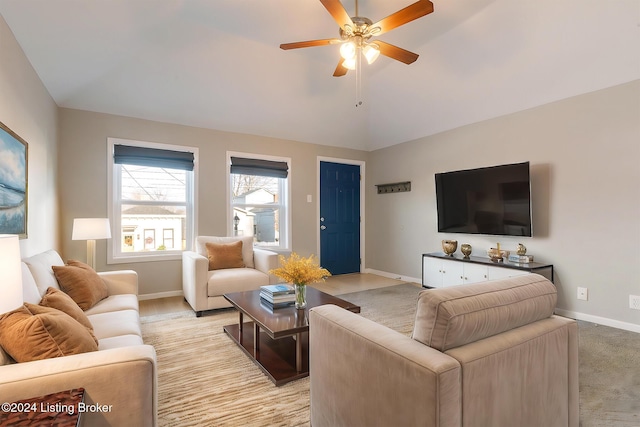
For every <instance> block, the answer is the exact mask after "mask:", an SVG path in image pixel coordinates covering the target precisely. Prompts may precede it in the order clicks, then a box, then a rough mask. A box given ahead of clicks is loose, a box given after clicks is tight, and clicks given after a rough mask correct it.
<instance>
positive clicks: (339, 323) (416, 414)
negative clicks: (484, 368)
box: [309, 305, 462, 427]
mask: <svg viewBox="0 0 640 427" xmlns="http://www.w3.org/2000/svg"><path fill="white" fill-rule="evenodd" d="M309 323H310V326H309V347H310V348H313V351H312V352H310V356H309V372H310V373H311V424H312V425H313V426H314V427H323V426H388V425H429V426H437V427H442V426H460V425H461V422H462V421H461V415H460V414H461V412H460V408H461V398H462V396H461V389H460V381H461V372H460V364H459V363H458V362H457V361H456V360H455V359H454V358H452V357H449V356H447V355H445V354H443V353H441V352H439V351H437V350H434V349H432V348H430V347H427V346H425V345H423V344H421V343H419V342H418V341H415V340H413V339H411V338H409V337H407V336H405V335H402V334H400V333H398V332H396V331H394V330H392V329H389V328H387V327H385V326H382V325H380V324H377V323H375V322H373V321H371V320H368V319H365V318H363V317H361V316H359V315H357V314H354V313H351V312H349V311H347V310H344V309H342V308H339V307H337V306H334V305H324V306H320V307H315V308H313V309H311V310H310V313H309Z"/></svg>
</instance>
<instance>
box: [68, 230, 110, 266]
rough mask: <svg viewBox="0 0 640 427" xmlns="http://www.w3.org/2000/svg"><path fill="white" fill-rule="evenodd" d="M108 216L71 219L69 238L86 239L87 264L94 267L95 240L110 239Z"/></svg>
mask: <svg viewBox="0 0 640 427" xmlns="http://www.w3.org/2000/svg"><path fill="white" fill-rule="evenodd" d="M110 238H111V226H110V225H109V218H76V219H74V220H73V232H72V234H71V240H86V241H87V264H89V265H90V266H91V268H93V269H94V270H95V269H96V240H97V239H110Z"/></svg>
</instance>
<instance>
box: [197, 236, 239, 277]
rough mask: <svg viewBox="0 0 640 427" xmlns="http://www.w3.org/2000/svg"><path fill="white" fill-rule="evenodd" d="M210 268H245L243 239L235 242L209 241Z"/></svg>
mask: <svg viewBox="0 0 640 427" xmlns="http://www.w3.org/2000/svg"><path fill="white" fill-rule="evenodd" d="M205 246H206V247H207V256H208V258H209V270H222V269H223V268H244V266H245V265H244V261H243V260H242V240H238V241H237V242H233V243H207V244H206V245H205Z"/></svg>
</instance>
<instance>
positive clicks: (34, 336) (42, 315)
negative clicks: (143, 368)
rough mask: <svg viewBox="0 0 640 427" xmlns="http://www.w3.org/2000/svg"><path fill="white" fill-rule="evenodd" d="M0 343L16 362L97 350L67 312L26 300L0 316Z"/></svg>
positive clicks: (95, 343) (93, 341) (88, 336)
mask: <svg viewBox="0 0 640 427" xmlns="http://www.w3.org/2000/svg"><path fill="white" fill-rule="evenodd" d="M0 345H2V347H3V348H4V349H5V351H6V352H7V353H8V354H9V355H10V356H11V357H12V358H13V359H15V360H16V361H17V362H29V361H32V360H40V359H48V358H51V357H61V356H67V355H71V354H80V353H86V352H89V351H96V350H98V344H97V341H96V339H95V337H94V336H92V334H91V332H90V331H89V330H88V329H87V328H85V327H84V326H82V325H81V324H80V323H78V322H77V321H76V320H74V319H73V318H71V317H70V316H69V315H67V314H65V313H63V312H62V311H59V310H56V309H54V308H49V307H42V306H39V305H34V304H30V303H25V304H24V305H23V306H22V307H20V308H18V309H16V310H13V311H11V312H9V313H6V314H4V315H3V316H2V317H0Z"/></svg>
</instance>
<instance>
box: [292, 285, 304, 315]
mask: <svg viewBox="0 0 640 427" xmlns="http://www.w3.org/2000/svg"><path fill="white" fill-rule="evenodd" d="M293 287H294V288H295V290H296V308H297V309H299V310H303V309H304V308H305V307H306V306H307V285H300V284H298V283H296V284H294V285H293Z"/></svg>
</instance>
